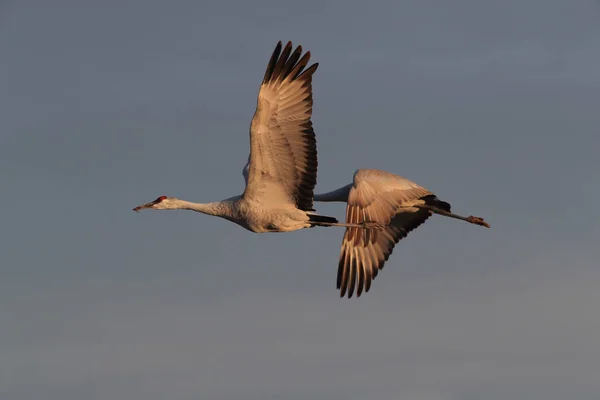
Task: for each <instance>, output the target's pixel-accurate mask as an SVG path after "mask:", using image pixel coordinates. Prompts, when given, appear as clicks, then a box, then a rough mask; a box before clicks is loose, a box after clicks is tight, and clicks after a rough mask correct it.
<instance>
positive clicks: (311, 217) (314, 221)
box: [306, 213, 338, 227]
mask: <svg viewBox="0 0 600 400" xmlns="http://www.w3.org/2000/svg"><path fill="white" fill-rule="evenodd" d="M306 215H307V216H308V222H309V223H310V226H311V227H313V226H318V225H319V223H322V222H325V223H328V224H337V223H338V220H337V218H335V217H328V216H326V215H318V214H309V213H306Z"/></svg>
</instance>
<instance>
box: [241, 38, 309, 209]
mask: <svg viewBox="0 0 600 400" xmlns="http://www.w3.org/2000/svg"><path fill="white" fill-rule="evenodd" d="M281 47H282V46H281V42H279V43H278V44H277V46H276V48H275V51H274V52H273V55H272V56H271V60H270V61H269V65H268V66H267V70H266V72H265V76H264V79H263V81H262V84H261V86H260V90H259V92H258V102H257V107H256V112H255V113H254V117H253V118H252V123H251V125H250V160H249V166H248V172H247V174H248V175H247V183H246V190H245V192H244V197H246V198H253V199H260V201H261V202H266V201H271V200H273V197H277V194H278V195H281V196H283V197H287V199H286V200H287V201H288V202H290V201H291V202H292V203H295V205H296V207H298V208H299V209H301V210H305V211H312V205H313V194H314V187H315V185H316V183H317V144H316V140H315V133H314V131H313V128H312V122H311V120H310V118H311V115H312V104H313V101H312V76H313V74H314V72H315V71H316V69H317V66H318V64H316V63H315V64H312V65H311V66H310V67H308V68H307V69H305V67H306V65H307V64H308V61H309V60H310V52H306V53H305V54H304V56H302V58H300V55H301V54H302V47H301V46H298V47H296V50H295V51H294V52H293V53H292V43H291V42H288V43H287V45H286V46H285V48H284V49H283V52H282V51H281ZM274 194H275V196H274ZM278 200H279V199H278Z"/></svg>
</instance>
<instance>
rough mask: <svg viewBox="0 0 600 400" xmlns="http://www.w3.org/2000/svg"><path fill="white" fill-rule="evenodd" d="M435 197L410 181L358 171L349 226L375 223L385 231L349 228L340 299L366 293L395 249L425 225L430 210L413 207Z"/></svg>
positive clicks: (340, 271)
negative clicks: (404, 239)
mask: <svg viewBox="0 0 600 400" xmlns="http://www.w3.org/2000/svg"><path fill="white" fill-rule="evenodd" d="M432 199H435V196H434V195H433V194H432V193H431V192H429V191H428V190H427V189H425V188H423V187H421V186H419V185H417V184H416V183H414V182H411V181H409V180H408V179H405V178H402V177H400V176H397V175H394V174H390V173H387V172H384V171H378V170H359V171H357V172H356V174H355V175H354V185H353V187H352V189H351V190H350V194H349V196H348V205H347V207H346V222H347V223H354V224H359V223H361V222H364V221H376V222H378V223H380V224H382V225H384V226H385V228H384V229H370V230H365V229H360V228H346V232H345V234H344V238H343V241H342V248H341V251H340V259H339V264H338V275H337V288H338V289H340V296H342V297H343V296H344V295H346V293H347V294H348V297H349V298H350V297H352V295H353V293H354V291H355V289H356V296H357V297H359V296H360V295H361V293H362V292H363V291H364V292H367V291H368V290H369V289H370V287H371V282H372V280H373V279H375V277H376V276H377V274H378V272H379V270H380V269H382V268H383V266H384V264H385V262H386V261H387V260H388V258H389V257H390V255H391V254H392V251H393V250H394V246H395V245H396V244H397V243H398V242H399V241H400V240H401V239H403V238H405V237H406V236H407V235H408V233H409V232H411V231H412V230H414V229H416V228H417V227H419V226H420V225H421V224H423V223H424V222H425V221H426V220H427V219H428V218H429V217H430V216H431V212H430V211H429V210H423V209H418V208H415V207H410V206H411V205H417V204H426V203H428V202H429V201H430V200H432Z"/></svg>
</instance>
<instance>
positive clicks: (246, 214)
mask: <svg viewBox="0 0 600 400" xmlns="http://www.w3.org/2000/svg"><path fill="white" fill-rule="evenodd" d="M281 48H282V45H281V42H279V43H277V46H276V47H275V50H274V51H273V54H272V56H271V59H270V61H269V64H268V66H267V70H266V72H265V75H264V78H263V81H262V84H261V86H260V89H259V92H258V102H257V106H256V111H255V113H254V116H253V117H252V122H251V124H250V156H249V159H248V163H249V165H248V175H247V176H248V179H247V182H246V189H245V190H244V193H243V194H242V195H240V196H234V197H230V198H228V199H225V200H222V201H217V202H213V203H192V202H189V201H185V200H180V199H177V198H175V197H167V196H160V197H158V198H157V199H156V200H154V201H151V202H149V203H146V204H143V205H140V206H137V207H135V208H134V209H133V210H134V211H140V210H142V209H153V210H181V209H184V210H192V211H197V212H200V213H203V214H208V215H214V216H218V217H221V218H225V219H227V220H229V221H232V222H234V223H236V224H238V225H240V226H242V227H244V228H246V229H248V230H249V231H252V232H256V233H263V232H289V231H295V230H299V229H303V228H309V227H313V226H345V227H350V226H352V227H356V228H366V227H371V228H373V227H377V226H378V224H376V223H371V222H369V221H365V222H364V223H361V224H344V223H339V222H338V220H337V219H336V218H333V217H328V216H324V215H318V214H316V213H315V212H314V211H315V210H314V209H313V208H312V206H313V195H314V187H315V184H316V182H317V145H316V140H315V133H314V131H313V127H312V122H311V119H310V118H311V115H312V104H313V100H312V76H313V74H314V72H315V71H316V70H317V66H318V64H317V63H315V64H312V65H311V66H310V67H308V68H306V69H305V67H306V65H307V64H308V61H309V60H310V52H306V53H305V54H304V55H303V56H302V58H301V57H300V56H301V54H302V47H301V46H298V47H296V50H295V51H294V52H293V53H292V43H291V42H288V43H287V45H286V46H285V48H284V49H283V52H282V50H281Z"/></svg>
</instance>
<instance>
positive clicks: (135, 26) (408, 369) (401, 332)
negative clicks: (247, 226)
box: [0, 0, 600, 400]
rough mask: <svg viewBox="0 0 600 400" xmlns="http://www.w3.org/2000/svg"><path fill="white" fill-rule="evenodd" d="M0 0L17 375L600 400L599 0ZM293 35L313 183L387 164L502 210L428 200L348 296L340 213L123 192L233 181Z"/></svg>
mask: <svg viewBox="0 0 600 400" xmlns="http://www.w3.org/2000/svg"><path fill="white" fill-rule="evenodd" d="M1 4H2V5H3V7H2V8H0V13H2V15H1V17H0V57H1V62H0V183H1V192H0V193H1V194H2V196H1V200H0V204H1V205H2V207H0V274H1V279H0V327H1V328H0V397H1V398H2V399H3V400H4V399H6V400H21V399H23V400H25V399H26V400H31V399H49V400H81V399H89V400H92V399H107V400H108V399H110V400H113V399H128V400H159V399H220V400H237V399H244V400H263V399H291V400H300V399H309V398H310V399H340V398H344V399H348V400H359V399H360V400H362V399H369V400H387V399H408V400H458V399H461V400H463V399H465V400H479V399H486V400H505V399H527V400H564V399H567V398H568V399H577V400H578V399H585V400H587V399H598V395H599V394H600V380H599V379H598V377H599V376H600V374H599V372H600V290H599V286H600V249H599V243H600V228H599V226H600V216H599V215H600V213H599V211H598V199H599V198H600V183H599V182H600V178H599V174H600V158H599V157H598V152H599V150H600V136H599V135H600V132H599V129H600V3H598V2H597V1H583V0H582V1H568V2H567V1H563V0H507V1H502V2H489V1H488V2H484V1H479V0H455V1H442V0H438V1H434V0H411V1H396V0H383V1H373V2H368V3H367V2H364V1H358V0H349V1H341V0H339V1H317V0H307V1H303V2H287V1H281V0H278V1H272V0H257V1H248V2H242V1H237V2H233V1H230V2H227V1H192V0H188V1H169V2H165V1H158V0H144V1H142V0H129V1H116V0H114V1H102V2H98V1H75V0H72V1H67V0H54V1H51V2H50V1H42V0H30V1H27V0H22V1H21V0H17V1H15V0H11V1H4V2H2V3H1ZM278 40H283V41H287V40H292V41H293V42H294V44H302V45H303V46H304V48H305V49H307V50H310V51H311V52H312V54H313V60H314V61H317V62H319V63H320V67H319V69H318V71H317V73H316V75H315V78H314V100H315V102H314V118H313V122H314V126H315V130H316V133H317V140H318V149H319V157H320V158H319V164H320V169H319V175H318V184H317V191H318V192H322V191H328V190H331V189H335V188H337V187H340V186H342V185H344V184H347V183H349V182H350V181H351V179H352V174H353V172H354V170H355V169H357V168H380V169H384V170H387V171H390V172H394V173H397V174H400V175H403V176H406V177H407V178H409V179H412V180H414V181H416V182H418V183H419V184H421V185H423V186H425V187H427V188H428V189H430V190H432V191H434V192H435V193H436V194H437V195H438V196H439V197H440V198H442V199H444V200H447V201H449V202H451V203H452V205H453V209H454V210H455V211H456V212H459V213H463V214H466V215H469V214H473V215H479V216H482V217H485V218H486V219H487V220H488V221H489V222H490V223H491V225H492V229H490V230H487V229H484V228H480V227H477V226H472V225H469V224H465V223H462V222H460V221H456V220H451V219H445V218H441V217H434V218H432V219H431V220H429V221H428V222H427V223H426V224H425V225H423V226H422V227H421V228H419V229H418V230H417V231H415V232H413V233H412V234H411V235H410V236H409V237H408V238H407V239H405V240H403V241H402V242H400V244H399V245H398V246H397V247H396V250H395V252H394V254H393V256H392V258H391V259H390V261H389V262H388V263H387V264H386V267H385V269H384V270H383V271H382V273H381V274H380V275H379V276H378V277H377V279H376V280H375V281H374V283H373V286H372V288H371V291H370V292H369V293H367V294H366V295H364V296H363V297H361V298H359V299H355V298H353V299H352V300H347V299H340V298H339V297H338V296H339V294H338V292H337V291H336V290H335V278H336V271H337V259H338V255H339V246H340V243H341V239H342V235H343V230H342V229H341V228H340V229H338V228H321V229H318V228H317V229H310V230H304V231H300V232H294V233H286V234H264V235H257V234H253V233H250V232H248V231H245V230H244V229H242V228H240V227H238V226H236V225H234V224H232V223H230V222H227V221H225V220H221V219H217V218H213V217H208V216H203V215H199V214H195V213H192V212H187V211H178V212H144V213H140V214H136V213H134V212H132V211H131V209H132V208H133V207H134V206H136V205H138V204H141V203H144V202H147V201H150V200H153V199H155V198H156V197H158V196H160V195H169V196H177V197H180V198H184V199H188V200H192V201H214V200H219V199H222V198H226V197H229V196H232V195H235V194H239V193H241V192H242V191H243V187H244V181H243V178H242V175H241V170H242V167H243V166H244V164H245V162H246V157H247V155H248V151H249V150H248V149H249V139H248V128H249V124H250V119H251V117H252V114H253V113H254V110H255V105H256V95H257V90H258V86H259V83H260V81H261V79H262V76H263V73H264V69H265V67H266V64H267V61H268V59H269V57H270V55H271V52H272V51H273V48H274V46H275V44H276V43H277V41H278ZM317 208H318V209H319V211H320V212H322V213H325V214H330V215H335V216H337V217H338V218H340V219H342V218H343V216H344V210H345V205H343V204H334V205H330V204H327V205H318V206H317Z"/></svg>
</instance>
